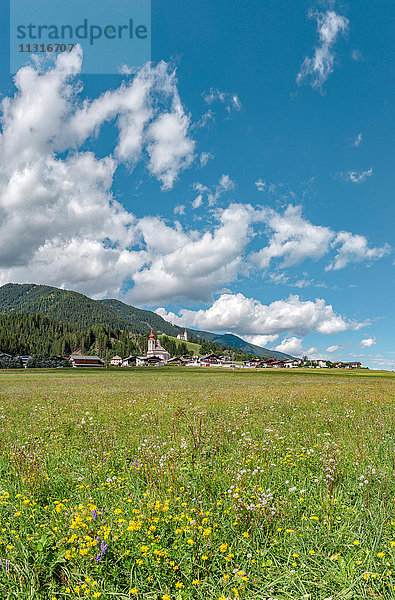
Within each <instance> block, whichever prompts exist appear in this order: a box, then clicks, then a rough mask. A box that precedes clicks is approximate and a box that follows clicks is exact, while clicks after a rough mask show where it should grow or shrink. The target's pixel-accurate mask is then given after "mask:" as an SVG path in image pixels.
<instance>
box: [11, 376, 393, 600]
mask: <svg viewBox="0 0 395 600" xmlns="http://www.w3.org/2000/svg"><path fill="white" fill-rule="evenodd" d="M394 401H395V377H394V375H393V374H389V373H380V372H370V371H360V372H351V371H350V372H345V371H341V372H334V371H330V372H325V371H321V372H318V371H309V370H306V371H300V370H295V371H292V370H290V371H286V372H285V371H284V370H278V371H275V370H273V371H271V370H262V371H247V370H244V371H241V370H236V371H234V372H233V371H228V370H217V369H215V370H214V369H211V370H210V369H207V370H202V369H196V370H186V369H177V368H161V369H158V368H146V369H115V370H102V371H93V370H90V371H76V370H71V369H59V370H54V371H43V370H33V369H32V370H26V371H23V372H21V371H19V372H16V371H15V372H12V371H10V372H6V371H3V372H0V426H1V435H0V519H1V523H0V561H1V562H0V598H1V599H2V600H3V599H7V600H8V599H15V600H27V599H32V600H33V599H34V600H44V599H45V600H47V599H49V600H55V599H56V600H64V599H70V600H76V599H80V598H100V599H101V600H104V599H106V600H107V599H108V600H109V599H113V598H120V599H130V598H133V599H134V598H136V599H138V600H143V599H144V600H154V599H157V600H185V599H189V598H191V599H196V600H198V599H199V600H228V599H235V598H241V599H243V600H247V599H248V600H253V599H254V600H255V599H257V600H263V599H267V600H268V599H272V600H273V599H289V600H296V599H311V600H315V599H317V600H336V599H341V598H344V599H346V598H347V599H354V598H355V599H357V598H358V599H359V598H367V599H374V598H376V599H379V598H380V599H389V598H395V587H394V586H395V510H394V509H395V477H394V463H395V452H394V451H395V427H394V422H395V416H394V415H395V411H394Z"/></svg>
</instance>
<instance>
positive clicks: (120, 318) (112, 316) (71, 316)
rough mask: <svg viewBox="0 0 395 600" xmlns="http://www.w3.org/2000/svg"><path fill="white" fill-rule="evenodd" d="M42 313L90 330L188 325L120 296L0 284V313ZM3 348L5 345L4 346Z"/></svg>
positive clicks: (200, 334)
mask: <svg viewBox="0 0 395 600" xmlns="http://www.w3.org/2000/svg"><path fill="white" fill-rule="evenodd" d="M20 313H22V314H42V315H46V316H48V317H51V318H52V319H55V320H56V321H58V322H61V323H66V324H68V325H72V326H74V327H77V328H79V329H81V330H86V329H88V328H90V327H93V326H95V325H98V324H102V325H104V326H106V327H107V328H111V329H119V330H126V331H130V332H132V333H137V334H141V335H146V334H147V333H149V331H150V329H151V327H152V329H153V330H154V332H155V333H156V334H165V335H168V336H173V337H177V334H179V333H182V332H183V331H184V329H183V328H182V327H179V326H177V325H172V324H171V323H169V322H168V321H165V320H164V319H163V318H162V317H161V316H159V315H157V314H156V313H154V312H152V311H150V310H142V309H140V308H135V307H133V306H129V305H128V304H125V303H123V302H121V301H120V300H92V299H91V298H88V297H87V296H84V294H79V293H78V292H73V291H70V290H62V289H59V288H56V287H51V286H48V285H36V284H33V283H25V284H16V283H7V284H6V285H3V286H2V287H0V314H5V315H9V314H20ZM187 331H188V335H189V336H190V337H192V338H195V339H199V340H203V339H204V340H206V341H210V342H214V343H215V344H219V345H221V344H222V345H226V346H228V347H230V348H235V349H238V350H241V351H243V352H245V353H247V354H248V353H251V354H254V355H256V356H264V357H268V358H269V357H273V358H285V357H287V358H288V357H289V355H287V354H282V353H281V352H276V351H274V350H267V349H266V348H261V347H260V346H255V345H254V344H249V343H248V342H246V341H244V340H242V339H241V338H239V337H238V336H236V335H233V334H223V335H220V334H216V333H210V332H209V331H196V330H194V329H187ZM0 350H1V348H0Z"/></svg>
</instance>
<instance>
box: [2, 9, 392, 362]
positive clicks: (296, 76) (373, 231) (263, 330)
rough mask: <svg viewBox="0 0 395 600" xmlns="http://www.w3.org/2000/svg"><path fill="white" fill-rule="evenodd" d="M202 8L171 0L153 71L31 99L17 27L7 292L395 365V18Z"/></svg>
mask: <svg viewBox="0 0 395 600" xmlns="http://www.w3.org/2000/svg"><path fill="white" fill-rule="evenodd" d="M191 4H192V3H188V5H186V3H181V2H179V1H178V0H175V1H173V2H171V3H168V2H164V1H163V2H162V1H153V3H152V61H153V64H152V66H151V67H149V68H148V67H147V68H146V71H144V73H143V74H141V73H140V76H139V75H138V74H136V73H132V74H131V75H123V76H122V77H121V76H118V75H113V76H105V75H87V76H80V75H79V74H78V71H79V69H80V66H79V63H78V61H79V60H83V58H81V57H77V58H73V59H72V58H70V57H67V59H68V60H74V62H73V64H71V63H70V64H69V65H67V67H66V70H67V69H68V72H67V76H63V75H62V74H61V73H60V71H61V67H60V66H59V65H58V66H57V67H55V68H54V66H53V65H52V66H51V65H46V66H42V67H35V73H36V76H35V77H31V76H30V75H31V74H32V73H33V71H32V69H30V71H29V72H28V71H24V72H23V73H21V72H20V75H19V78H20V79H19V80H18V81H17V82H16V83H17V88H16V87H15V85H14V83H13V79H12V77H11V76H10V75H9V66H8V52H9V50H8V44H9V37H8V36H9V34H8V16H7V14H6V13H4V14H2V15H1V16H2V18H1V23H2V35H1V38H0V39H1V42H0V43H1V51H2V56H3V60H2V61H1V63H0V90H1V93H2V98H3V99H5V100H3V107H2V112H3V128H2V130H3V135H2V138H3V139H2V147H1V156H0V167H1V174H0V198H1V211H2V221H3V225H2V226H1V225H0V226H1V227H2V228H3V227H4V231H2V233H3V235H2V238H3V244H4V247H3V249H2V250H0V283H6V282H7V281H19V282H25V281H34V282H36V283H47V284H50V285H59V286H64V287H66V288H69V289H75V290H77V291H81V292H84V293H87V294H89V295H92V296H94V297H120V298H121V299H123V300H124V301H126V302H129V303H131V304H135V305H137V306H148V307H150V308H153V309H157V310H159V312H160V314H162V315H164V316H165V317H166V318H168V319H169V320H172V321H173V322H176V323H179V324H182V325H184V324H185V325H187V326H192V327H197V328H202V329H209V330H216V331H232V332H234V333H237V334H239V335H241V336H242V337H244V338H246V339H248V340H251V341H253V342H256V343H259V344H260V345H266V346H267V347H272V348H278V349H280V350H281V349H283V350H285V351H288V352H290V353H291V354H295V355H296V354H302V353H307V354H308V355H309V356H325V357H328V358H332V359H333V360H335V359H344V360H354V359H355V360H361V361H362V363H363V364H365V365H368V366H370V367H376V368H393V365H394V364H395V348H394V343H393V339H394V333H395V327H394V325H395V323H394V302H393V298H394V252H393V245H394V233H393V232H394V222H395V214H394V213H395V208H394V202H393V183H392V177H391V175H392V172H393V169H391V166H392V164H391V163H393V114H394V110H393V109H394V107H393V91H394V82H393V76H392V72H393V71H392V69H391V65H390V61H391V57H392V56H393V52H394V47H393V31H394V25H395V23H394V16H393V11H392V10H391V3H390V2H389V1H388V2H387V1H385V0H383V1H381V2H380V3H370V2H369V3H368V2H362V3H361V2H348V3H342V4H340V3H337V4H335V3H331V4H329V3H322V2H320V3H318V2H317V3H314V2H299V3H295V2H289V1H279V0H269V1H266V2H264V3H263V2H261V1H260V2H258V1H255V0H252V1H250V2H248V4H247V5H246V4H242V3H240V2H239V1H236V0H226V2H225V1H222V0H216V2H208V1H206V2H205V1H202V2H199V3H193V5H191ZM1 10H2V11H4V10H5V8H4V7H2V9H1ZM128 59H129V57H127V56H126V57H124V63H125V64H131V65H133V63H132V62H131V61H129V60H128ZM160 61H165V63H166V64H165V65H162V67H158V66H157V65H158V63H159V62H160ZM120 66H121V65H120ZM51 69H55V70H54V71H52V72H53V74H54V75H53V76H52V78H50V77H49V74H50V73H51ZM29 73H30V75H29ZM125 73H126V70H125ZM138 77H140V80H139V81H140V82H142V83H141V85H142V86H143V87H144V86H145V87H144V90H145V92H144V93H145V96H144V95H142V96H141V97H140V96H138V90H137V91H136V90H135V89H134V88H133V89H132V88H131V86H132V83H133V81H134V80H136V79H138ZM78 81H80V82H82V84H83V89H78V90H77V86H78V85H79V84H78ZM122 81H124V82H125V83H124V87H123V88H121V87H120V85H121V82H122ZM70 83H71V85H74V86H75V87H74V91H73V93H72V94H70V95H69V96H67V92H66V90H67V89H69V88H68V87H67V86H68V85H70ZM125 86H126V87H125ZM125 89H126V90H127V89H130V90H131V92H130V95H129V96H126V92H125ZM16 90H17V91H16ZM106 90H112V92H111V96H110V97H108V99H107V104H106V105H105V104H104V102H103V96H102V94H104V93H105V92H106ZM117 90H118V92H117ZM14 94H16V96H14ZM120 94H124V99H123V100H120V99H119V98H120ZM133 94H135V95H134V96H133ZM65 96H67V102H66V104H67V106H65V105H64V103H63V100H64V98H65ZM12 97H14V98H13V100H11V101H8V100H7V98H12ZM62 99H63V100H62ZM84 99H87V101H88V103H89V104H88V105H86V106H85V109H84V108H83V104H82V103H83V100H84ZM4 102H6V104H4ZM139 102H140V104H138V103H139ZM43 103H44V104H46V107H45V110H44V108H43ZM128 103H129V104H128ZM133 103H135V104H136V103H137V104H138V109H136V108H135V104H133ZM132 105H133V107H132V108H131V106H132ZM87 106H88V108H87ZM89 106H90V109H89ZM103 106H106V109H105V110H106V111H107V112H106V114H105V116H104V117H103V110H104V109H103ZM99 108H100V110H99ZM133 111H134V112H133ZM144 111H146V112H144ZM148 113H150V114H149V115H148ZM59 115H61V119H60V120H59ZM73 115H74V117H73ZM100 115H101V116H100ZM144 115H145V116H144ZM147 115H148V116H147ZM117 119H118V120H117ZM139 119H140V121H139ZM89 120H91V123H92V124H91V126H90V125H89ZM66 121H67V122H68V125H67V126H65V124H64V122H66ZM137 122H143V125H142V129H141V131H140V134H141V135H140V138H141V139H140V138H139V132H138V128H137V129H136V123H137ZM70 123H71V125H70ZM54 140H55V141H54ZM16 157H17V158H16ZM33 188H34V190H35V192H34V193H31V190H32V189H33ZM37 190H38V191H37ZM78 198H82V201H81V202H80V205H79V206H78V204H79V202H78ZM328 349H329V350H328Z"/></svg>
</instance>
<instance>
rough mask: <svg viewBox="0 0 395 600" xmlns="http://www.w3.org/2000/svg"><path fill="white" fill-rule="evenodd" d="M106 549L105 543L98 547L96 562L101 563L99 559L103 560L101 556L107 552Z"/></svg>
mask: <svg viewBox="0 0 395 600" xmlns="http://www.w3.org/2000/svg"><path fill="white" fill-rule="evenodd" d="M107 548H108V544H106V543H105V542H102V543H101V546H100V552H99V554H97V555H96V562H100V561H101V559H102V558H103V556H104V555H105V553H106V552H107Z"/></svg>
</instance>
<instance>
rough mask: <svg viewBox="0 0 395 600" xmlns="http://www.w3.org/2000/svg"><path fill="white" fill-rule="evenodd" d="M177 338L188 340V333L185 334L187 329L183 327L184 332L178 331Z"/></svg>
mask: <svg viewBox="0 0 395 600" xmlns="http://www.w3.org/2000/svg"><path fill="white" fill-rule="evenodd" d="M177 339H178V340H184V342H187V341H188V334H187V330H186V329H184V333H179V334H178V335H177Z"/></svg>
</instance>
